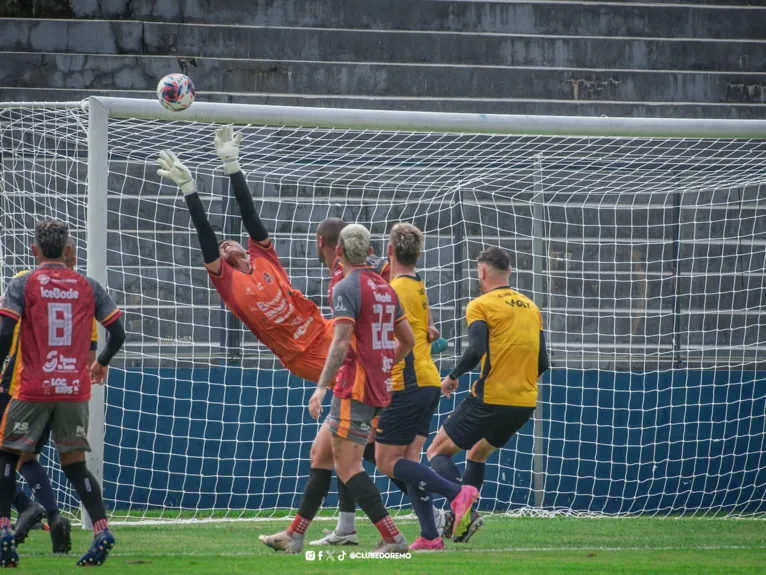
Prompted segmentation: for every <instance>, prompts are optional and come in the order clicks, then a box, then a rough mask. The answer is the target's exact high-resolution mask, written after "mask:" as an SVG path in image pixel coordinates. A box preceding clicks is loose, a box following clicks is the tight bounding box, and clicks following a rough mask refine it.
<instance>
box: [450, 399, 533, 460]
mask: <svg viewBox="0 0 766 575" xmlns="http://www.w3.org/2000/svg"><path fill="white" fill-rule="evenodd" d="M534 412H535V408H534V407H516V406H512V405H491V404H488V403H484V402H483V401H481V400H480V399H477V398H476V397H474V396H473V395H469V396H468V397H466V398H465V399H464V400H463V403H461V404H460V405H459V406H458V407H457V409H456V410H455V411H454V412H453V413H452V414H451V415H450V416H449V419H447V421H446V423H445V424H444V431H445V432H446V433H447V436H448V437H449V438H450V439H451V440H452V442H453V443H454V444H455V445H457V446H458V447H459V448H460V449H466V450H468V449H471V448H472V447H473V446H474V445H476V444H477V443H478V442H479V441H480V440H482V439H486V440H487V441H488V442H489V444H490V445H491V446H492V447H497V448H498V449H499V448H501V447H503V446H504V445H505V444H506V443H508V440H509V439H510V438H511V437H512V436H513V434H514V433H516V432H517V431H518V430H519V429H521V427H522V426H523V425H524V424H525V423H526V422H527V421H528V420H529V418H530V417H532V414H533V413H534Z"/></svg>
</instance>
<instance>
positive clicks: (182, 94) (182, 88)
mask: <svg viewBox="0 0 766 575" xmlns="http://www.w3.org/2000/svg"><path fill="white" fill-rule="evenodd" d="M194 94H195V92H194V84H193V83H192V81H191V80H190V79H189V77H188V76H185V75H183V74H168V75H167V76H165V77H164V78H163V79H162V80H160V83H159V84H157V99H158V100H159V101H160V104H162V105H163V106H164V107H165V108H167V109H168V110H170V111H171V112H180V111H181V110H185V109H186V108H188V107H189V106H191V105H192V104H193V103H194Z"/></svg>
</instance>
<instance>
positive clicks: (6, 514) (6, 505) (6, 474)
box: [0, 451, 19, 529]
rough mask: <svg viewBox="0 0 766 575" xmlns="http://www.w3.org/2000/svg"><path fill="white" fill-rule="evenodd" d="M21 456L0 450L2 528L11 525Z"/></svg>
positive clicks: (0, 520) (0, 515) (0, 519)
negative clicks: (17, 470)
mask: <svg viewBox="0 0 766 575" xmlns="http://www.w3.org/2000/svg"><path fill="white" fill-rule="evenodd" d="M18 462H19V456H18V455H16V454H15V453H8V452H7V451H0V528H4V527H8V528H9V529H10V527H11V503H12V502H13V497H14V496H15V495H16V464H17V463H18Z"/></svg>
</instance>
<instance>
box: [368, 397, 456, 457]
mask: <svg viewBox="0 0 766 575" xmlns="http://www.w3.org/2000/svg"><path fill="white" fill-rule="evenodd" d="M441 391H442V390H441V387H434V386H429V387H417V388H412V389H405V390H403V391H395V392H394V393H393V394H392V395H391V403H390V404H389V406H388V407H386V408H385V409H384V410H383V413H381V414H380V419H379V420H378V427H377V429H376V433H375V441H377V442H378V443H384V444H386V445H409V444H410V443H412V442H413V441H415V438H416V437H417V436H418V435H422V436H423V437H428V433H429V432H430V431H431V420H432V419H433V417H434V413H436V408H437V407H438V406H439V398H440V397H441Z"/></svg>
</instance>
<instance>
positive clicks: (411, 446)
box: [375, 223, 444, 550]
mask: <svg viewBox="0 0 766 575" xmlns="http://www.w3.org/2000/svg"><path fill="white" fill-rule="evenodd" d="M422 249H423V233H422V232H421V231H420V230H419V229H418V228H417V227H415V226H413V225H412V224H405V223H399V224H396V225H395V226H394V227H393V228H391V234H390V241H389V244H388V258H389V260H390V262H391V280H390V283H391V287H392V288H394V290H395V291H396V295H398V296H399V302H400V303H401V305H402V308H404V313H405V314H406V315H407V319H408V320H409V322H410V326H411V327H412V331H413V333H414V335H415V346H414V347H413V349H412V351H411V352H410V353H409V354H407V356H406V357H405V358H404V361H401V362H399V363H397V364H396V365H395V366H394V369H393V372H392V377H391V383H392V388H393V394H392V396H391V404H390V405H389V406H388V407H387V408H386V409H385V410H383V413H382V414H381V416H380V420H379V422H378V425H377V429H376V434H375V442H376V444H377V445H376V454H375V459H376V460H377V461H378V462H380V463H381V464H382V465H383V466H384V467H386V463H387V462H389V460H390V459H391V458H392V457H397V456H398V457H405V458H407V459H409V460H412V461H416V462H419V461H420V454H421V452H422V450H423V445H424V444H425V442H426V439H428V433H429V432H430V431H431V420H432V419H433V415H434V413H435V412H436V408H437V407H438V406H439V399H440V397H441V377H440V376H439V370H438V369H437V367H436V364H434V361H433V359H432V358H431V341H430V340H431V339H432V337H431V335H430V333H429V331H430V329H432V328H431V325H430V324H431V322H430V314H429V307H428V298H427V297H426V287H425V284H424V283H423V280H422V278H421V277H420V276H419V275H418V274H417V273H416V272H415V265H416V264H417V261H418V258H420V253H421V251H422ZM389 467H390V465H389ZM407 492H408V494H409V497H410V501H411V502H412V507H413V509H414V510H415V513H416V514H417V516H418V519H419V520H420V537H418V538H417V539H416V540H415V542H414V543H413V544H412V546H411V547H410V548H411V549H428V550H434V549H444V543H443V542H442V538H441V533H439V530H438V529H437V525H436V521H435V517H434V507H433V502H432V499H431V496H430V494H429V493H427V492H425V491H423V490H422V489H421V488H420V486H419V485H413V484H408V485H407Z"/></svg>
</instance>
